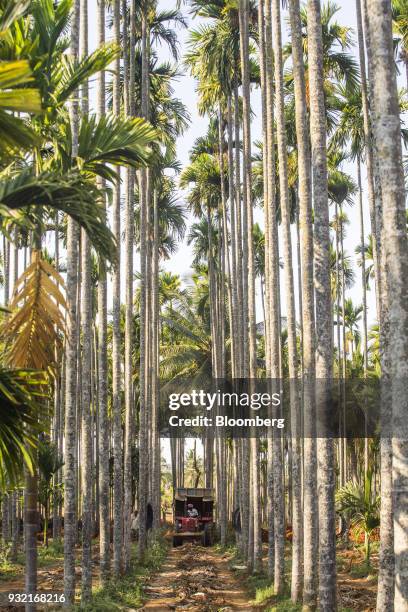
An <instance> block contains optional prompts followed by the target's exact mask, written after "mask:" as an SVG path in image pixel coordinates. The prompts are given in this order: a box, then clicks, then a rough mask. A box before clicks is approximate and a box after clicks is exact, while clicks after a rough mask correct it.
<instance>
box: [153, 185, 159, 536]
mask: <svg viewBox="0 0 408 612" xmlns="http://www.w3.org/2000/svg"><path fill="white" fill-rule="evenodd" d="M158 200H159V194H158V191H157V189H156V188H155V189H154V193H153V274H152V293H153V295H152V311H153V317H152V319H153V320H152V327H153V338H152V340H153V341H152V346H153V356H152V440H153V448H152V453H153V454H152V462H153V466H152V506H153V528H154V529H155V530H157V529H158V528H159V527H160V496H161V493H160V485H161V462H160V432H159V409H160V404H159V400H160V394H159V346H160V345H159V340H160V325H159V322H160V321H159V319H160V303H159V244H160V228H159V202H158Z"/></svg>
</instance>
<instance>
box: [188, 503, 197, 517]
mask: <svg viewBox="0 0 408 612" xmlns="http://www.w3.org/2000/svg"><path fill="white" fill-rule="evenodd" d="M187 516H189V517H190V518H196V517H197V516H198V510H197V508H194V506H193V504H188V505H187Z"/></svg>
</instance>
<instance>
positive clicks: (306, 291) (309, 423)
mask: <svg viewBox="0 0 408 612" xmlns="http://www.w3.org/2000/svg"><path fill="white" fill-rule="evenodd" d="M289 12H290V28H291V34H292V60H293V74H294V86H295V112H296V136H297V146H298V171H299V226H300V244H301V271H302V274H301V276H302V306H303V309H302V312H303V318H302V323H303V414H304V431H305V439H304V457H303V460H304V475H303V482H304V485H303V486H304V499H303V515H304V527H303V528H304V588H303V602H304V604H305V606H306V607H307V606H313V604H314V602H315V598H316V581H317V548H316V544H317V522H316V515H317V507H316V506H317V504H316V496H317V493H316V443H315V440H314V434H315V432H314V426H315V321H314V287H313V226H312V200H311V172H310V168H311V159H310V145H309V130H308V125H309V122H308V116H307V104H306V82H305V68H304V64H303V47H302V33H301V32H302V30H301V22H300V9H299V2H298V0H289Z"/></svg>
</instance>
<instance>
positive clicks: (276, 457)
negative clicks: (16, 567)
mask: <svg viewBox="0 0 408 612" xmlns="http://www.w3.org/2000/svg"><path fill="white" fill-rule="evenodd" d="M275 8H276V7H275ZM275 34H276V33H275ZM265 35H266V36H265V59H266V62H265V67H266V108H267V146H266V155H267V163H266V171H267V200H266V202H265V216H266V220H265V265H266V271H267V274H266V309H267V312H268V313H269V316H268V327H267V335H268V338H269V339H268V342H267V346H268V377H270V378H271V379H272V386H273V392H276V391H277V386H279V378H280V355H279V353H280V331H279V295H278V294H279V267H278V239H279V238H278V225H277V218H276V182H275V181H276V169H275V168H276V165H275V143H274V133H273V125H274V121H275V118H274V112H273V98H274V92H273V80H274V75H273V49H272V14H271V3H270V1H269V0H267V1H266V3H265ZM273 416H276V415H273ZM268 454H269V456H270V462H269V470H272V474H270V476H269V480H270V481H272V482H273V502H272V500H271V501H270V510H272V511H273V520H274V530H273V536H274V544H273V545H274V547H275V551H274V555H273V556H274V588H275V592H276V593H277V594H281V593H282V591H283V588H284V581H285V577H284V546H285V511H284V491H283V465H282V444H281V439H280V436H279V435H278V434H276V432H274V434H273V438H272V437H271V436H269V440H268ZM271 493H272V492H271V491H270V494H271ZM271 539H272V533H271V534H270V544H272V542H271Z"/></svg>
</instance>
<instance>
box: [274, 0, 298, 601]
mask: <svg viewBox="0 0 408 612" xmlns="http://www.w3.org/2000/svg"><path fill="white" fill-rule="evenodd" d="M272 19H273V26H272V29H273V32H274V58H275V88H276V128H277V142H278V156H279V193H280V209H281V215H282V229H283V248H284V252H283V258H284V261H285V296H286V313H287V330H288V358H289V378H290V413H291V427H292V439H291V442H292V457H291V459H292V461H291V467H292V472H291V480H292V489H291V491H292V532H293V538H292V581H291V597H292V601H293V602H297V601H299V599H300V597H301V589H302V573H303V570H302V567H303V563H302V552H303V547H302V524H301V516H302V506H301V504H302V498H301V445H300V438H299V433H300V430H299V419H300V402H299V390H298V385H297V376H298V371H297V369H298V366H297V362H298V355H297V345H296V310H295V287H294V280H293V262H292V241H291V234H290V202H289V187H288V160H287V141H286V131H285V108H284V83H283V60H282V32H281V14H280V0H273V1H272Z"/></svg>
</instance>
